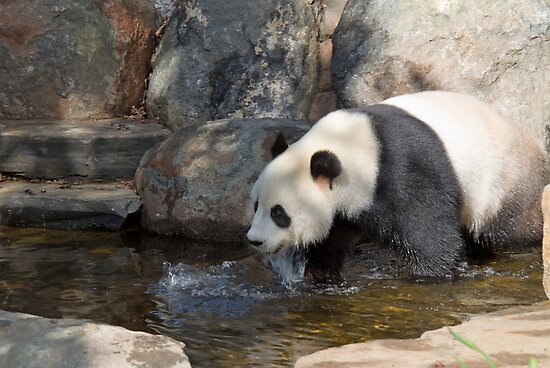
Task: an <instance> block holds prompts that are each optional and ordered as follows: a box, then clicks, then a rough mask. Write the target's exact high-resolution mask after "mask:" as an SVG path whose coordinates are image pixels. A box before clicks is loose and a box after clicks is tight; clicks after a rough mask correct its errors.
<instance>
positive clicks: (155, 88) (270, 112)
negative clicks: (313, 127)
mask: <svg viewBox="0 0 550 368" xmlns="http://www.w3.org/2000/svg"><path fill="white" fill-rule="evenodd" d="M319 4H320V2H318V1H288V0H269V1H261V2H258V1H256V0H243V1H225V2H223V1H216V0H203V1H195V0H183V1H181V3H180V4H179V7H178V8H177V9H176V10H175V12H174V14H173V15H172V18H171V19H170V22H169V24H168V25H167V27H166V30H165V32H164V36H163V38H162V41H161V44H160V47H159V51H158V56H157V57H156V61H155V62H154V70H153V73H152V75H151V79H150V83H149V89H148V92H147V107H148V109H149V110H150V112H151V113H152V114H153V115H155V116H158V117H160V119H161V121H162V122H163V123H164V124H167V125H168V126H170V127H172V128H176V127H182V126H186V125H189V124H194V123H200V122H203V121H208V120H215V119H220V118H227V117H233V118H240V117H254V118H259V117H271V116H277V117H284V118H293V119H304V118H305V117H307V114H308V111H309V108H310V105H311V102H312V98H313V95H314V91H315V88H316V84H317V69H318V55H317V54H318V44H317V35H318V23H319V15H318V14H319V6H320V5H319Z"/></svg>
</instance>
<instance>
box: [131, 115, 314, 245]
mask: <svg viewBox="0 0 550 368" xmlns="http://www.w3.org/2000/svg"><path fill="white" fill-rule="evenodd" d="M308 129H309V125H308V124H305V123H299V122H296V121H292V120H285V119H236V120H218V121H213V122H208V123H205V124H198V125H196V126H190V127H187V128H183V129H181V130H179V131H178V132H176V133H174V134H173V135H172V136H170V138H168V139H167V140H166V141H164V142H163V143H161V144H159V145H157V146H156V147H155V148H153V149H151V150H150V151H148V152H147V153H146V154H145V155H144V157H143V159H142V161H141V163H140V166H139V168H138V170H137V171H136V178H135V183H136V187H137V191H138V193H139V195H140V197H141V199H142V201H143V210H142V225H143V227H145V228H146V229H148V230H150V231H153V232H156V233H161V234H168V235H174V234H177V235H183V236H185V237H188V238H193V239H201V240H209V241H216V242H239V241H243V239H244V233H245V231H246V229H247V228H248V227H249V226H250V220H251V219H252V208H251V206H250V204H249V196H250V189H251V187H252V185H253V184H254V182H255V181H256V178H257V176H258V175H259V173H260V171H261V170H262V169H263V167H264V166H265V165H266V164H267V163H268V162H269V161H270V160H271V158H272V157H271V153H270V150H271V148H272V146H273V143H274V142H275V139H276V137H277V135H278V134H279V132H282V133H283V134H284V135H285V137H286V138H287V140H288V141H289V142H292V141H295V140H297V139H298V138H299V137H301V136H302V135H303V134H304V133H305V132H306V131H307V130H308Z"/></svg>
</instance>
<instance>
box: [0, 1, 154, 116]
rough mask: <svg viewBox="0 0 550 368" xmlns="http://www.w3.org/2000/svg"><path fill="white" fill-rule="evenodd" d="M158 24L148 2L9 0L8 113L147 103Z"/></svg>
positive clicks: (1, 49) (2, 65)
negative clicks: (145, 96)
mask: <svg viewBox="0 0 550 368" xmlns="http://www.w3.org/2000/svg"><path fill="white" fill-rule="evenodd" d="M156 27H157V15H156V11H155V8H154V7H153V5H152V4H151V3H150V2H149V1H147V0H108V1H96V0H79V1H69V0H60V1H58V0H55V1H54V0H46V1H44V0H25V1H3V2H2V3H1V4H0V70H3V71H4V72H2V73H0V85H1V86H2V89H1V90H0V118H1V119H36V118H92V117H93V118H99V117H112V116H122V115H124V114H127V113H128V112H129V110H130V108H131V107H132V105H138V104H139V102H140V98H141V95H142V92H143V90H144V83H145V80H146V79H147V76H148V74H149V71H150V66H149V65H150V58H151V55H152V52H153V48H154V45H155V36H154V32H155V30H156ZM8 71H9V72H8Z"/></svg>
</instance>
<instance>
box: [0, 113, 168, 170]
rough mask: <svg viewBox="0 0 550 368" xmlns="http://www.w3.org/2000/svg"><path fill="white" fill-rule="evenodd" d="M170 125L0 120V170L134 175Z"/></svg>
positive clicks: (120, 121) (128, 121)
mask: <svg viewBox="0 0 550 368" xmlns="http://www.w3.org/2000/svg"><path fill="white" fill-rule="evenodd" d="M169 135H170V131H169V130H167V129H164V128H163V127H162V126H161V125H159V124H156V123H147V124H144V123H139V122H137V121H132V120H123V119H105V120H97V121H75V120H70V121H56V120H52V121H43V120H38V121H37V120H34V121H14V120H11V121H10V120H5V121H2V120H0V171H2V172H4V173H6V172H7V173H12V174H16V175H19V176H23V177H26V178H30V179H33V178H46V179H56V178H63V177H68V176H80V177H87V178H103V179H117V178H119V179H129V178H132V177H133V175H134V172H135V171H136V168H137V166H138V164H139V161H140V160H141V157H142V156H143V154H144V153H145V151H147V150H148V149H149V148H151V147H153V146H154V145H155V144H156V143H158V142H160V141H162V140H164V139H165V138H167V137H168V136H169Z"/></svg>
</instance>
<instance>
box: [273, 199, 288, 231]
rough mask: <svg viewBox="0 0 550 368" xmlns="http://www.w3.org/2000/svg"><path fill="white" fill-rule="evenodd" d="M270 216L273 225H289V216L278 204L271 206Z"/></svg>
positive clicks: (283, 226)
mask: <svg viewBox="0 0 550 368" xmlns="http://www.w3.org/2000/svg"><path fill="white" fill-rule="evenodd" d="M271 218H272V219H273V222H274V223H275V225H277V226H279V227H282V228H285V227H289V226H290V222H291V220H290V217H288V215H287V214H286V212H285V209H284V208H283V206H281V205H280V204H276V205H275V206H273V207H271Z"/></svg>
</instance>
